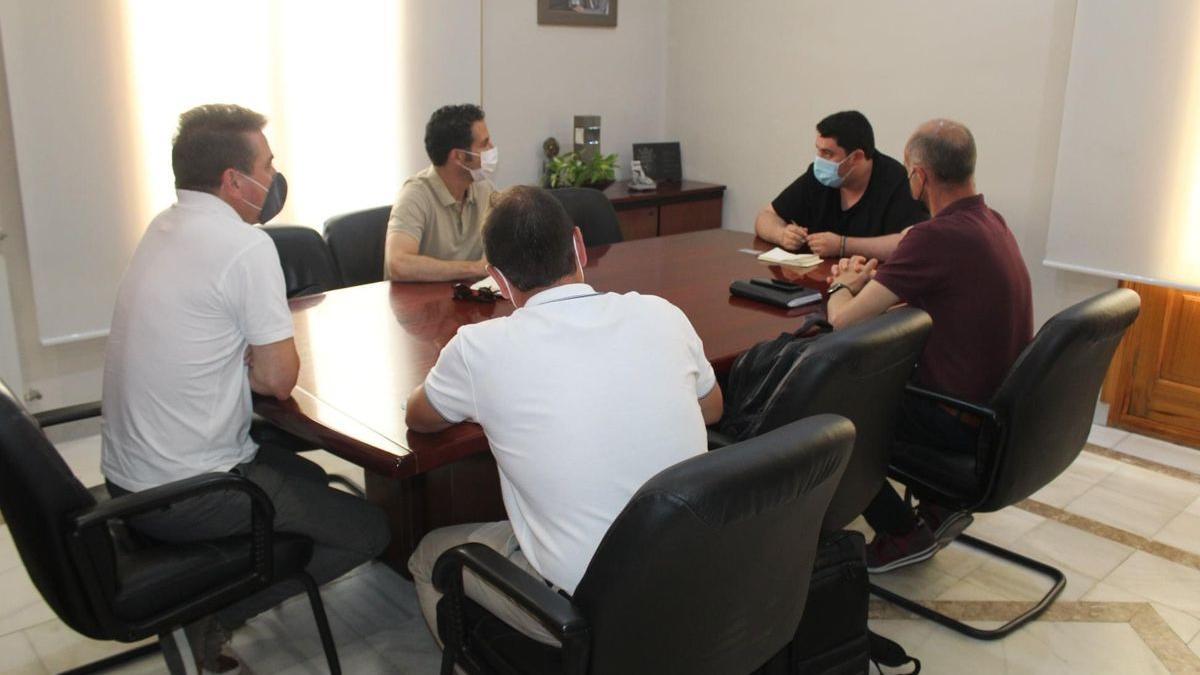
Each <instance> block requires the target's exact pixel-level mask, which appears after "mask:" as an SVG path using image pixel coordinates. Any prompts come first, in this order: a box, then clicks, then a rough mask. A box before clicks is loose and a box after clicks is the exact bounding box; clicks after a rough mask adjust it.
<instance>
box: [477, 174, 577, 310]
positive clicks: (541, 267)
mask: <svg viewBox="0 0 1200 675" xmlns="http://www.w3.org/2000/svg"><path fill="white" fill-rule="evenodd" d="M574 232H575V226H574V225H573V224H572V222H571V217H570V216H569V215H567V211H566V209H564V208H563V205H562V204H561V203H559V201H558V200H557V199H555V198H554V196H553V195H551V194H550V193H549V192H547V191H545V190H543V189H541V188H537V187H532V186H528V185H517V186H515V187H511V188H508V189H507V190H505V191H503V192H498V193H496V194H495V195H494V196H493V197H492V209H491V212H490V213H489V214H488V217H487V221H486V222H485V223H484V224H483V250H484V253H485V254H486V255H487V259H488V262H489V263H491V264H492V265H493V266H494V267H496V268H497V269H499V270H500V271H501V272H503V273H504V277H505V278H506V279H508V282H509V283H510V284H512V285H514V286H516V287H517V288H518V289H520V290H521V291H523V292H529V291H531V290H533V289H535V288H544V287H546V286H549V285H550V284H553V283H554V282H555V281H558V280H559V279H561V278H563V277H565V276H566V275H568V274H570V273H571V272H572V271H573V270H574V269H575V246H574V238H575V237H574Z"/></svg>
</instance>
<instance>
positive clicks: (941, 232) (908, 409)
mask: <svg viewBox="0 0 1200 675" xmlns="http://www.w3.org/2000/svg"><path fill="white" fill-rule="evenodd" d="M904 163H905V165H906V167H907V168H908V177H909V178H908V182H909V188H910V189H911V191H912V195H914V197H915V198H916V199H920V200H921V201H923V202H924V203H925V204H926V205H927V206H928V207H929V212H930V213H932V214H933V217H932V218H931V219H929V220H928V221H926V222H923V223H918V224H917V225H914V226H913V227H912V228H910V229H909V231H908V232H907V233H906V234H905V235H904V238H903V239H902V240H901V241H900V242H899V244H898V245H897V247H896V250H895V252H894V253H893V254H892V256H891V257H889V258H888V259H887V261H886V262H884V263H882V264H880V263H879V261H878V260H876V259H871V260H869V261H868V260H865V259H864V258H862V257H861V256H855V257H853V258H851V259H843V260H841V261H840V262H839V264H838V267H836V268H835V270H834V277H833V283H832V285H831V286H830V287H829V304H828V316H829V321H830V322H831V323H832V324H833V325H834V327H835V328H843V327H846V326H851V325H854V324H856V323H860V322H862V321H866V320H867V319H870V318H872V317H874V316H878V315H879V314H881V313H883V312H885V311H887V309H888V308H890V307H892V306H893V305H895V304H897V303H899V302H905V303H907V304H909V305H912V306H913V307H918V308H920V309H923V310H925V311H926V312H928V313H929V315H930V317H932V318H933V331H932V332H931V333H930V335H929V341H928V342H927V343H926V344H925V351H924V352H923V353H922V355H921V360H920V362H919V363H918V365H917V371H916V375H915V378H914V379H915V381H916V383H917V384H918V385H920V386H922V387H924V388H927V389H931V390H933V391H936V392H940V393H944V394H949V395H951V396H954V397H956V398H960V399H963V400H967V401H973V402H977V403H983V402H986V401H987V400H988V399H990V398H991V396H992V394H993V393H994V392H995V391H996V388H997V387H999V386H1000V381H1001V380H1002V379H1003V378H1004V375H1005V373H1007V372H1008V369H1009V368H1010V367H1012V364H1013V362H1014V361H1016V359H1017V356H1018V355H1019V354H1020V353H1021V350H1023V349H1024V348H1025V346H1026V345H1028V344H1029V342H1030V341H1031V340H1032V339H1033V299H1032V293H1031V290H1030V282H1029V272H1028V270H1026V268H1025V262H1024V261H1023V260H1022V259H1021V250H1020V249H1019V248H1018V247H1017V241H1016V239H1015V238H1014V237H1013V234H1012V231H1011V230H1009V229H1008V225H1007V224H1005V222H1004V218H1002V217H1001V216H1000V214H999V213H996V212H995V211H993V210H992V209H990V208H988V207H987V205H986V204H984V201H983V195H981V194H979V193H977V192H976V191H975V178H974V175H975V139H974V137H973V136H972V135H971V132H970V130H968V129H967V128H966V127H965V126H963V125H962V124H959V123H958V122H953V121H950V120H944V119H937V120H932V121H930V122H926V123H925V124H922V125H921V126H920V127H918V128H917V130H916V131H915V132H914V133H913V135H912V137H911V138H910V139H909V140H908V144H907V145H906V146H905V148H904ZM980 422H981V420H980V419H979V418H978V417H976V416H974V415H971V414H969V413H961V412H958V411H957V410H955V409H954V408H951V407H949V406H944V405H942V404H940V403H934V402H931V401H928V400H926V399H918V398H915V397H910V396H906V397H905V399H904V401H903V407H902V412H901V417H900V422H899V425H898V427H897V430H896V437H897V438H898V439H900V440H903V441H907V442H910V443H914V444H918V445H924V446H932V447H938V448H943V449H944V450H945V452H947V453H968V454H972V455H973V454H974V452H975V443H976V440H977V437H978V435H979V426H980ZM917 496H918V497H919V496H920V494H919V493H918V495H917ZM863 515H864V516H865V517H866V519H867V523H868V524H870V525H871V527H872V528H873V529H874V530H875V538H874V540H872V541H871V543H870V544H868V545H867V568H868V570H869V571H871V572H872V573H881V572H888V571H891V570H894V569H898V568H900V567H904V566H905V565H911V564H913V563H916V562H920V561H922V560H926V559H928V558H931V557H933V555H934V554H935V553H937V551H938V549H939V548H941V547H943V546H945V545H947V544H949V543H950V541H951V540H952V539H953V538H954V537H955V536H957V535H958V533H959V532H962V531H963V530H964V529H965V528H966V527H967V525H969V524H970V522H971V516H970V514H967V513H963V512H958V513H954V512H950V511H949V510H948V509H945V508H942V507H940V506H938V505H936V504H933V503H927V502H925V501H924V500H922V501H921V504H920V505H919V506H918V507H917V512H916V513H913V511H912V510H911V509H909V508H908V506H907V505H906V504H905V503H904V500H902V499H901V498H900V495H898V494H896V491H895V490H894V489H893V488H892V486H891V485H890V484H889V483H887V482H885V483H884V484H883V487H882V488H881V489H880V491H879V494H878V495H877V496H876V497H875V499H874V501H872V502H871V504H870V506H868V507H867V510H866V512H865V513H864V514H863Z"/></svg>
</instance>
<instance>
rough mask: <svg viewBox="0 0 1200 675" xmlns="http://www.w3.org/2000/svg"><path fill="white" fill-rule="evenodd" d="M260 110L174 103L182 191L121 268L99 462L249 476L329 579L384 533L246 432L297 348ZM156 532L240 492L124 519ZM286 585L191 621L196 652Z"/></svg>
mask: <svg viewBox="0 0 1200 675" xmlns="http://www.w3.org/2000/svg"><path fill="white" fill-rule="evenodd" d="M265 124H266V118H264V117H263V116H262V115H260V114H258V113H256V112H254V111H252V110H247V109H245V108H241V107H238V106H235V105H206V106H200V107H198V108H193V109H192V110H189V111H187V112H185V113H184V114H183V115H182V116H181V117H180V119H179V131H178V133H177V134H176V136H175V140H174V143H173V146H172V150H171V159H172V167H173V169H174V171H175V187H176V188H177V195H178V197H177V199H178V201H177V202H176V203H175V204H174V205H173V206H171V207H170V208H168V209H167V210H165V211H163V212H162V213H160V214H159V215H158V216H157V217H155V219H154V220H153V221H151V223H150V226H149V227H147V228H146V232H145V233H144V234H143V235H142V240H141V242H140V243H139V244H138V247H137V251H136V252H135V253H134V255H133V259H132V261H131V262H130V263H129V268H128V269H127V270H126V272H125V276H124V278H123V279H122V280H121V286H120V290H119V291H118V294H117V304H116V309H115V311H114V313H113V320H112V330H111V332H110V334H109V338H108V345H107V353H106V354H105V359H104V398H103V409H104V415H103V420H102V431H101V444H102V457H101V469H102V470H103V472H104V476H105V478H106V479H107V483H108V488H109V491H110V492H111V493H113V494H114V496H121V495H125V494H128V493H131V492H138V491H141V490H147V489H150V488H153V487H156V486H158V485H163V484H164V483H170V482H172V481H176V480H181V479H184V478H190V477H192V476H197V475H200V474H204V473H210V472H224V471H230V472H235V473H239V474H241V475H242V476H245V477H246V478H248V479H249V480H251V481H253V482H254V483H256V484H258V485H259V487H261V488H263V490H264V491H265V492H266V493H267V496H268V497H270V498H271V501H272V503H273V504H274V507H275V520H274V526H275V529H276V531H281V532H294V533H299V534H304V535H307V536H309V537H310V538H312V540H313V542H314V547H313V555H312V559H311V561H310V562H309V565H308V568H307V571H308V572H309V574H310V575H311V576H312V577H313V578H314V579H315V580H316V581H317V583H325V582H327V581H330V580H332V579H334V578H337V577H339V576H341V575H342V574H344V573H345V572H347V571H349V570H350V569H351V568H353V567H356V566H357V565H359V564H361V563H363V562H366V561H367V560H370V559H371V558H373V557H375V556H376V555H378V554H379V553H380V551H382V549H383V547H384V546H385V545H386V544H387V541H388V536H389V535H388V528H387V524H386V522H385V520H384V517H383V514H382V512H381V511H380V510H379V509H378V508H376V507H375V506H373V505H371V504H368V503H367V502H365V501H364V500H361V499H359V498H357V497H353V496H351V495H349V494H346V493H344V492H340V491H337V490H334V489H331V488H330V487H329V486H328V476H327V475H326V474H325V472H324V471H323V470H322V469H321V468H320V467H319V466H317V465H316V464H313V463H312V462H310V461H308V460H306V459H303V458H301V457H298V456H296V455H294V454H292V453H290V452H288V451H287V450H284V449H281V448H275V447H271V446H266V445H264V446H261V447H260V446H258V445H257V444H256V443H255V442H254V441H253V440H252V439H251V438H250V434H249V431H250V417H251V399H250V392H251V391H254V392H257V393H259V394H263V395H267V396H274V397H276V398H279V399H286V398H288V397H289V396H291V392H292V388H293V387H294V386H295V384H296V377H297V374H298V372H299V367H300V360H299V357H298V356H297V354H296V346H295V344H294V342H293V340H292V316H291V312H290V311H289V309H288V304H287V299H286V297H285V294H284V281H283V272H282V270H281V268H280V265H279V255H278V253H277V252H276V249H275V246H274V244H273V243H272V242H271V239H270V237H268V236H267V235H266V233H264V232H262V231H261V230H259V229H258V228H255V227H253V226H252V223H263V222H266V221H268V220H270V219H271V218H272V217H274V216H275V214H277V213H279V210H280V209H281V208H282V207H283V200H284V198H285V196H286V193H287V183H286V182H285V181H284V178H283V175H282V174H280V173H279V172H277V171H276V170H275V168H274V167H273V166H272V155H271V148H270V146H268V144H267V139H266V136H264V135H263V133H262V129H263V126H264V125H265ZM131 525H132V526H133V527H134V528H135V529H138V530H140V531H141V532H143V533H144V534H146V535H148V536H150V537H153V538H155V539H159V540H162V541H172V542H175V541H192V540H197V539H214V538H219V537H225V536H230V535H234V534H241V533H246V532H249V526H250V508H249V502H248V501H247V500H246V498H245V497H244V495H240V494H238V495H236V496H235V495H231V494H227V493H209V494H207V495H203V496H200V497H196V498H193V499H190V500H187V501H184V502H180V503H179V504H177V505H173V506H172V507H171V508H169V509H164V510H160V511H155V512H152V513H149V514H145V515H143V516H139V517H137V518H134V519H132V521H131ZM301 590H302V589H301V587H300V586H299V585H292V584H284V585H278V586H275V587H273V588H271V589H267V590H265V591H262V592H260V593H258V594H256V595H253V596H250V597H248V598H246V599H244V600H242V601H240V602H238V603H237V604H235V605H233V606H231V607H228V608H225V609H223V610H221V611H220V612H218V614H217V615H216V616H215V617H214V618H215V619H216V620H215V621H207V620H206V621H202V622H198V623H197V624H194V625H193V626H190V627H188V631H187V632H188V636H189V641H190V642H191V643H192V648H193V651H194V652H196V653H197V656H198V657H199V660H200V665H201V666H202V667H203V668H205V669H206V670H208V671H214V672H224V671H227V670H232V669H234V668H235V667H236V666H237V663H236V661H233V662H232V663H230V661H232V659H231V658H230V657H228V656H225V657H222V656H221V655H220V651H221V647H222V645H223V644H224V643H227V642H228V639H229V631H231V630H233V629H234V628H236V627H237V626H238V625H240V624H241V623H242V622H244V621H245V620H246V619H248V618H250V617H252V616H254V615H255V614H257V613H259V612H261V611H263V610H265V609H268V608H270V607H273V606H274V605H276V604H278V603H279V602H281V601H282V600H283V599H285V598H287V597H288V596H290V595H293V594H295V593H297V592H299V591H301Z"/></svg>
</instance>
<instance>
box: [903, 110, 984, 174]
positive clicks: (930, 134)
mask: <svg viewBox="0 0 1200 675" xmlns="http://www.w3.org/2000/svg"><path fill="white" fill-rule="evenodd" d="M905 154H906V155H907V157H906V159H908V161H909V163H910V164H913V165H918V164H919V165H921V166H923V167H925V168H927V169H929V172H930V173H932V174H933V176H934V178H937V179H938V180H939V181H941V182H943V183H949V184H951V185H962V184H964V183H966V182H967V181H969V180H971V178H972V177H973V176H974V175H975V137H974V136H973V135H972V134H971V130H970V129H968V128H967V127H966V125H964V124H961V123H959V122H955V121H953V120H947V119H935V120H930V121H928V122H926V123H925V124H922V125H921V126H920V127H918V128H917V130H916V131H915V132H913V135H912V137H911V138H909V139H908V144H907V145H906V146H905Z"/></svg>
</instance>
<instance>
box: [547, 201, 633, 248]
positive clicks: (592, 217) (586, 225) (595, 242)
mask: <svg viewBox="0 0 1200 675" xmlns="http://www.w3.org/2000/svg"><path fill="white" fill-rule="evenodd" d="M550 194H552V195H554V197H555V198H556V199H558V201H559V202H560V203H561V204H562V205H563V208H565V209H566V210H567V214H568V215H569V216H571V220H572V221H574V222H575V225H576V226H578V227H579V229H580V231H582V232H583V243H584V244H586V245H588V246H600V245H601V244H616V243H619V242H620V241H621V239H622V237H621V226H620V224H619V223H618V221H617V212H616V210H614V209H613V205H612V202H611V201H609V199H608V197H605V196H604V193H603V192H601V191H599V190H595V189H592V188H577V187H566V188H555V189H553V190H550Z"/></svg>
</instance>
